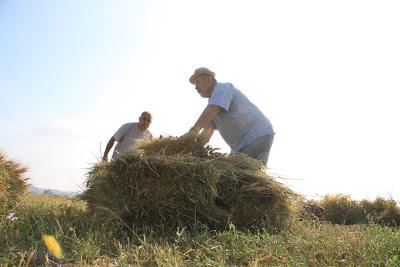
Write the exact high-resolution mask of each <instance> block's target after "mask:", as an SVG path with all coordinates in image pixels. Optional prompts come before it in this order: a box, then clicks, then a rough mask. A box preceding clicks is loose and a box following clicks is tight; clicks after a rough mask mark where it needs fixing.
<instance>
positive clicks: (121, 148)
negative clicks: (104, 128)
mask: <svg viewBox="0 0 400 267" xmlns="http://www.w3.org/2000/svg"><path fill="white" fill-rule="evenodd" d="M113 137H114V139H115V141H117V142H118V144H117V145H116V146H115V149H114V153H113V155H112V159H116V158H118V156H119V155H121V154H123V153H125V152H127V151H133V150H135V149H136V141H137V140H138V139H148V138H151V137H152V134H151V132H150V131H149V130H148V129H146V130H145V131H142V130H140V129H139V124H138V123H137V122H131V123H126V124H124V125H122V126H121V127H120V128H119V129H118V131H117V132H116V133H115V134H114V136H113Z"/></svg>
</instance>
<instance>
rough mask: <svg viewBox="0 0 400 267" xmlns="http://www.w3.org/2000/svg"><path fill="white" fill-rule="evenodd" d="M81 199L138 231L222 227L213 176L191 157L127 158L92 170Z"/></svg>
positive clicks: (207, 164) (210, 169) (207, 166)
mask: <svg viewBox="0 0 400 267" xmlns="http://www.w3.org/2000/svg"><path fill="white" fill-rule="evenodd" d="M88 177H89V178H88V180H87V184H86V186H87V188H88V189H87V190H86V191H85V192H84V193H83V194H82V195H81V197H82V198H83V199H84V200H86V201H87V202H88V204H89V207H90V208H91V209H92V210H96V209H97V208H98V207H105V208H107V209H109V210H111V211H112V212H113V213H114V214H115V215H117V216H119V217H121V218H122V219H123V220H125V221H126V222H129V223H133V224H135V225H137V226H142V225H146V226H157V227H158V226H167V227H174V226H178V225H187V226H191V225H194V224H196V223H208V224H216V225H221V224H224V223H225V222H226V221H227V216H228V214H227V213H226V212H225V211H223V210H221V209H219V208H218V207H216V206H215V205H214V201H213V200H214V199H215V197H216V196H217V190H216V183H217V178H218V172H217V170H216V169H215V168H214V167H213V166H212V164H211V162H210V161H204V160H199V158H196V157H179V156H149V155H144V154H126V155H124V156H122V157H121V158H120V159H118V160H114V161H111V162H110V163H102V164H98V165H96V166H94V168H93V169H92V170H91V171H90V172H89V174H88Z"/></svg>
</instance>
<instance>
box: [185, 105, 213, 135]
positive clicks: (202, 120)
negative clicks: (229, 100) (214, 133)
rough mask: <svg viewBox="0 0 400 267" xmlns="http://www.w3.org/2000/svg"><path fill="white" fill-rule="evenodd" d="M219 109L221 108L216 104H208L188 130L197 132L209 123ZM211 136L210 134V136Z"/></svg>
mask: <svg viewBox="0 0 400 267" xmlns="http://www.w3.org/2000/svg"><path fill="white" fill-rule="evenodd" d="M220 111H221V108H220V107H219V106H216V105H208V106H207V107H206V108H205V109H204V111H203V112H202V113H201V115H200V117H199V118H198V119H197V121H196V123H195V124H194V126H193V127H192V128H191V129H190V132H195V133H198V132H199V131H200V130H201V129H203V128H204V127H206V126H207V125H209V124H210V122H211V121H212V119H214V117H215V116H216V115H217V114H218V113H219V112H220ZM210 137H211V136H210Z"/></svg>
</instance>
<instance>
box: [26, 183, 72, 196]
mask: <svg viewBox="0 0 400 267" xmlns="http://www.w3.org/2000/svg"><path fill="white" fill-rule="evenodd" d="M28 192H30V193H34V194H38V195H55V196H66V197H74V196H76V195H77V194H78V192H71V191H61V190H56V189H48V188H39V187H36V186H32V185H30V186H29V187H28Z"/></svg>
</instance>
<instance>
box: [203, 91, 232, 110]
mask: <svg viewBox="0 0 400 267" xmlns="http://www.w3.org/2000/svg"><path fill="white" fill-rule="evenodd" d="M232 98H233V90H232V89H231V88H229V86H217V87H215V88H214V91H213V93H212V95H211V97H210V99H209V100H208V104H209V105H215V106H218V107H220V108H222V109H224V110H225V111H228V110H229V106H230V105H231V101H232Z"/></svg>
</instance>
